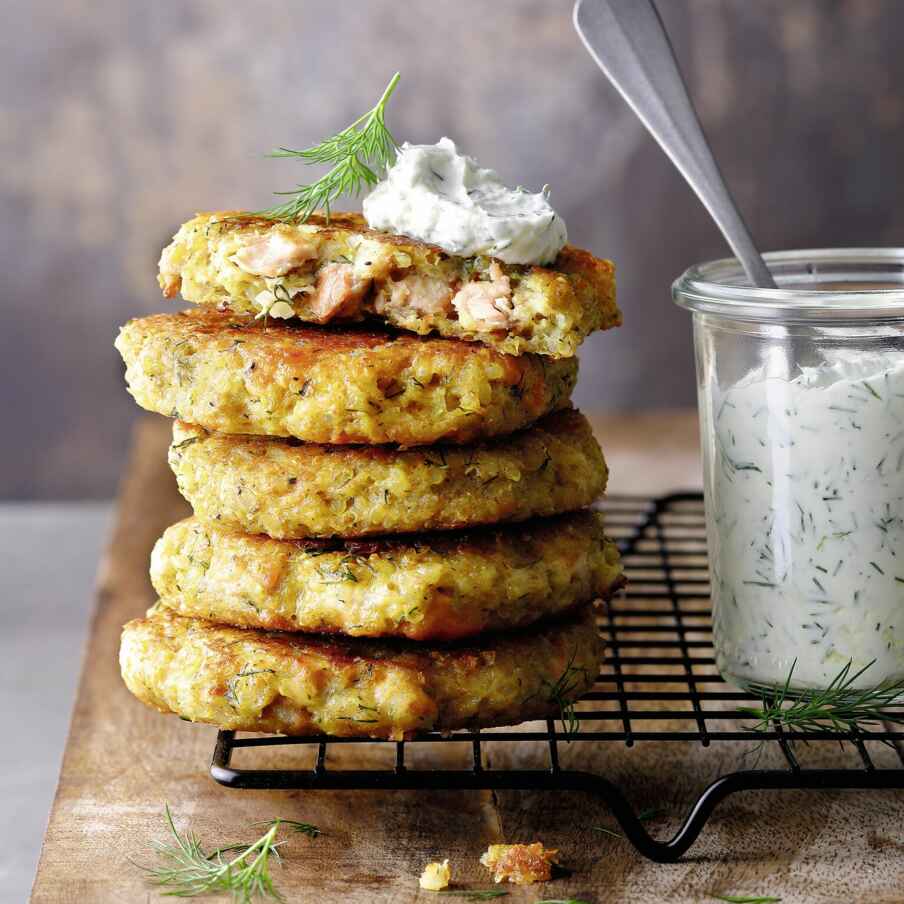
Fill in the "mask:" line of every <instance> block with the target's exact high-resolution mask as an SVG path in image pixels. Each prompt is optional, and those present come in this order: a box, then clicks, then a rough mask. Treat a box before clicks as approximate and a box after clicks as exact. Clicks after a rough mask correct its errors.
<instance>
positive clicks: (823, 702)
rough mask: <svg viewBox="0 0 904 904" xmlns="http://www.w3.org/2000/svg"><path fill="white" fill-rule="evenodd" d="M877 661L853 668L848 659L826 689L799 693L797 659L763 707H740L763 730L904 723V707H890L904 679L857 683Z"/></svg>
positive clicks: (846, 729)
mask: <svg viewBox="0 0 904 904" xmlns="http://www.w3.org/2000/svg"><path fill="white" fill-rule="evenodd" d="M874 662H875V660H872V661H871V662H868V663H867V664H866V665H865V666H863V668H862V669H859V670H858V671H856V672H853V671H852V668H853V662H852V661H851V662H848V664H847V665H846V666H845V667H844V668H843V669H841V671H840V672H839V673H838V674H837V675H836V676H835V677H834V678H833V679H832V680H831V681H830V682H829V684H828V686H827V687H826V688H825V689H824V690H814V691H812V692H808V693H807V694H806V696H800V697H797V696H796V695H795V694H793V693H791V679H792V676H793V675H794V668H795V666H796V665H797V660H796V659H795V660H794V662H793V663H792V665H791V670H790V671H789V672H788V677H787V679H785V684H784V686H783V687H782V688H780V689H779V690H778V691H776V692H775V693H773V694H765V695H763V696H762V703H763V705H762V706H761V707H759V708H756V707H740V711H741V712H743V713H746V714H747V715H750V716H753V717H754V718H755V719H756V720H757V721H756V723H755V724H754V725H752V726H749V729H750V730H752V731H759V732H764V731H769V730H770V729H771V728H773V726H778V727H780V728H782V729H783V730H785V731H788V732H792V733H793V732H819V733H821V734H827V733H846V734H847V733H852V732H853V733H857V732H858V731H860V730H861V729H862V728H863V727H868V726H871V725H878V724H881V723H882V722H891V723H893V724H896V725H904V710H902V711H898V712H889V711H888V710H887V707H889V706H891V705H892V704H894V703H895V701H896V700H897V699H898V698H899V697H901V696H902V695H904V680H901V681H895V682H891V683H884V684H879V685H877V686H875V687H869V688H862V689H857V688H854V687H853V685H854V684H855V683H856V681H857V680H858V679H859V678H860V676H861V675H863V673H864V672H866V670H867V669H868V668H870V666H872V665H873V663H874Z"/></svg>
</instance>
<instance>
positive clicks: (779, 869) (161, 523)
mask: <svg viewBox="0 0 904 904" xmlns="http://www.w3.org/2000/svg"><path fill="white" fill-rule="evenodd" d="M594 425H595V428H596V430H597V435H598V437H599V438H600V441H601V444H602V445H603V448H604V450H605V452H606V455H607V458H608V460H609V464H610V468H611V471H612V479H611V489H612V490H613V491H617V492H641V493H649V494H655V493H661V492H666V491H668V490H670V489H676V488H677V489H686V488H692V487H693V486H696V485H699V482H700V476H699V463H698V451H697V439H696V436H697V432H696V431H697V427H696V417H695V415H693V414H691V413H687V412H682V413H674V412H673V413H656V414H651V415H646V416H643V417H601V418H596V419H594ZM169 429H170V426H169V423H168V422H164V421H163V420H162V419H153V418H147V419H144V420H142V421H140V422H139V424H138V425H137V428H136V431H135V442H134V449H133V453H132V456H131V461H130V463H129V466H128V468H127V471H126V474H125V477H124V480H123V484H122V491H121V496H120V502H119V511H118V519H117V522H116V526H115V530H114V533H113V537H112V540H111V543H110V547H109V549H108V550H107V553H106V555H105V557H104V559H103V562H102V563H101V568H100V577H99V585H98V594H97V606H96V610H95V613H94V617H93V622H92V626H91V631H90V638H89V641H88V645H87V649H86V653H85V661H84V667H83V672H82V677H81V684H80V687H79V692H78V697H77V701H76V705H75V710H74V713H73V718H72V725H71V729H70V735H69V740H68V743H67V747H66V752H65V756H64V760H63V766H62V772H61V775H60V781H59V787H58V789H57V794H56V799H55V802H54V805H53V809H52V811H51V814H50V822H49V826H48V829H47V835H46V837H45V841H44V848H43V852H42V855H41V860H40V863H39V866H38V871H37V876H36V879H35V885H34V890H33V900H34V901H35V902H41V904H45V902H48V904H49V902H73V904H93V902H104V904H107V902H145V901H158V900H159V901H163V900H166V899H165V898H163V897H162V896H161V895H160V893H159V892H158V891H157V890H156V889H154V888H152V887H150V886H148V885H147V884H146V883H145V882H144V880H143V877H142V873H141V871H140V870H139V869H138V868H136V867H135V866H134V865H132V863H131V862H130V860H131V859H137V860H139V861H145V862H147V861H149V860H150V859H151V856H150V846H151V843H152V842H153V840H155V839H163V838H164V837H165V830H164V824H163V807H164V803H165V802H168V803H169V804H170V806H171V808H172V810H173V812H174V813H175V815H176V818H177V822H178V824H179V825H180V826H181V827H184V826H186V825H188V824H190V825H191V827H192V829H193V830H194V831H195V832H196V833H197V834H198V835H199V836H200V837H201V838H202V839H204V840H207V841H208V842H210V843H212V844H217V843H220V844H222V843H228V842H233V841H238V840H245V839H247V838H248V837H249V835H251V834H253V831H252V830H250V829H249V828H248V827H249V825H250V823H252V822H255V821H257V820H263V819H270V818H272V817H275V816H282V817H287V818H292V819H298V820H304V821H307V822H312V823H314V824H316V825H317V826H319V827H320V828H321V830H322V831H323V832H324V835H323V836H322V837H320V838H317V839H316V840H311V839H308V838H304V837H301V836H298V837H293V838H291V839H290V841H289V843H288V844H287V846H286V848H285V850H284V853H285V859H284V864H283V866H282V867H281V868H280V867H277V868H276V869H275V877H276V882H277V884H278V886H279V888H280V890H281V891H282V892H283V894H284V895H285V897H286V900H288V901H311V902H324V901H342V902H384V901H385V902H390V901H391V902H408V901H415V900H418V901H438V900H442V899H440V898H436V897H434V896H432V895H431V894H430V893H428V892H421V891H419V889H418V884H417V877H418V875H419V873H420V871H421V869H422V868H423V866H424V865H425V864H426V863H427V862H429V861H430V860H434V859H442V858H444V857H448V858H450V860H451V861H452V865H453V868H454V875H455V879H456V880H457V881H458V882H460V883H462V884H467V885H469V886H471V887H479V888H486V887H487V880H486V874H485V871H484V870H483V868H482V867H480V866H479V864H478V858H479V856H480V854H481V853H482V852H483V851H484V850H485V849H486V847H487V845H488V844H490V843H493V842H499V841H503V840H505V841H532V840H535V839H537V838H539V839H542V840H543V842H544V843H545V844H546V845H547V846H548V847H555V848H559V849H560V851H561V856H562V860H563V862H564V863H565V864H566V865H567V866H568V867H569V869H570V870H571V875H570V876H569V877H568V878H564V879H560V880H557V881H556V882H553V883H550V884H548V885H546V886H538V887H535V888H533V889H516V888H511V895H510V896H509V897H507V898H504V899H502V900H505V901H511V902H513V904H515V902H521V901H525V902H527V901H538V900H542V899H544V898H557V899H568V898H569V897H574V898H578V899H581V900H584V901H587V902H600V904H603V902H606V904H609V902H615V901H630V902H661V901H669V902H684V901H705V900H711V899H712V898H711V896H712V895H715V894H739V893H746V894H770V895H775V896H779V897H781V898H782V900H783V902H785V904H789V902H823V901H825V902H828V901H838V902H853V901H870V902H891V901H904V796H902V794H901V793H898V792H883V793H875V792H874V793H860V792H856V793H855V792H820V793H808V794H804V793H800V792H791V793H782V794H778V793H774V792H773V793H768V792H755V793H747V794H744V795H736V796H735V797H733V798H730V799H729V800H728V801H726V802H725V803H724V804H722V805H721V806H720V807H719V809H718V810H717V812H716V814H715V816H714V817H713V819H712V820H711V821H710V823H709V825H708V826H707V828H706V829H705V830H704V833H703V835H702V836H701V838H700V840H699V841H698V842H697V844H696V845H695V846H694V847H693V848H692V850H691V852H690V854H689V855H688V857H687V858H686V859H685V861H684V862H681V863H677V864H670V865H658V864H654V863H651V862H649V861H646V860H644V859H643V858H641V857H640V856H639V855H637V854H635V853H634V851H633V850H632V848H631V847H630V846H629V845H628V844H627V842H625V841H622V840H620V839H618V838H614V837H611V836H608V835H604V834H600V833H598V832H595V831H594V830H593V827H594V826H598V825H607V826H612V825H613V823H612V820H611V818H610V817H609V815H608V814H607V812H606V811H605V808H604V807H603V806H602V805H601V804H600V802H599V801H598V800H596V799H594V798H593V797H592V796H589V795H584V794H578V793H565V792H563V793H557V794H553V793H545V792H500V793H491V792H430V793H425V792H386V793H378V792H314V793H307V794H305V793H301V792H275V791H268V792H257V791H254V792H252V791H235V790H228V789H226V788H223V787H221V786H219V785H217V784H215V783H214V782H213V781H212V780H211V779H210V777H209V775H208V771H207V769H208V764H209V760H210V756H211V753H212V749H213V742H214V737H215V735H216V732H215V730H214V729H212V728H208V727H205V726H200V725H191V724H188V723H185V722H182V721H180V720H178V719H176V718H174V717H165V716H161V715H158V714H157V713H154V712H151V711H149V710H147V709H145V708H144V707H143V706H142V705H141V704H139V703H138V702H137V701H135V700H134V699H133V698H132V697H131V696H130V695H129V694H128V692H127V691H126V689H125V687H124V686H123V684H122V682H121V680H120V678H119V672H118V667H117V648H118V640H119V631H120V627H121V626H122V624H123V622H125V621H127V620H128V619H130V618H133V617H135V616H138V615H140V614H141V613H142V612H143V611H144V610H145V609H146V608H147V607H148V606H149V605H150V604H151V603H152V602H153V594H152V590H151V587H150V583H149V581H148V578H147V562H148V555H149V553H150V550H151V547H152V545H153V543H154V541H155V540H156V538H157V537H158V536H159V535H160V533H161V532H162V531H163V529H164V528H165V527H166V525H168V524H170V523H171V522H172V521H174V520H176V519H178V518H180V517H183V516H185V515H186V514H187V508H186V506H185V504H184V503H183V502H182V500H181V499H180V498H179V496H178V494H177V492H176V488H175V483H174V481H173V478H172V476H171V475H170V472H169V470H168V469H167V466H166V446H167V443H168V438H169ZM450 746H451V745H450ZM496 746H497V747H502V746H503V745H496ZM578 746H580V747H581V748H582V749H581V751H576V750H574V751H570V752H569V755H570V756H571V757H572V760H571V763H570V764H571V765H579V766H582V767H584V768H589V769H596V770H599V771H601V772H604V773H605V774H607V775H609V776H610V777H612V778H614V779H615V780H616V781H617V782H619V783H620V784H621V785H622V786H623V787H624V788H625V789H626V790H627V791H628V792H629V795H630V797H631V799H632V801H633V802H634V804H635V806H636V807H638V808H642V807H663V808H664V809H665V811H666V813H665V815H664V816H663V817H661V818H660V819H659V820H657V821H656V822H655V823H653V824H651V829H652V830H653V831H654V833H655V834H657V836H658V837H667V836H668V835H670V834H671V833H672V832H673V831H674V829H675V828H676V827H677V825H678V824H679V823H680V821H681V819H682V818H683V816H684V815H685V813H686V810H687V807H688V806H689V804H690V803H691V802H692V801H693V800H694V799H695V797H696V795H697V794H698V793H699V792H700V790H701V789H702V788H703V787H704V786H705V785H707V784H708V783H709V782H710V781H712V780H713V779H714V778H715V777H716V776H717V775H718V774H719V773H720V772H724V771H727V770H733V769H738V768H743V766H744V761H743V760H741V759H740V756H741V753H742V751H739V749H737V747H736V745H733V744H723V745H721V746H718V745H713V747H711V748H709V749H704V748H702V747H696V746H692V745H681V747H680V748H676V746H675V745H671V746H669V745H660V744H655V743H645V744H640V745H638V746H637V747H634V748H632V749H627V748H625V747H623V746H621V745H618V744H612V745H603V744H601V745H590V744H584V745H574V747H575V748H576V747H578ZM519 756H520V753H519V751H518V750H514V749H510V750H505V749H500V750H498V751H496V752H490V753H489V754H488V757H489V758H490V761H491V762H490V765H504V764H506V763H508V762H512V761H517V760H518V757H519ZM763 765H767V764H766V763H765V762H764V763H763ZM452 900H462V899H452Z"/></svg>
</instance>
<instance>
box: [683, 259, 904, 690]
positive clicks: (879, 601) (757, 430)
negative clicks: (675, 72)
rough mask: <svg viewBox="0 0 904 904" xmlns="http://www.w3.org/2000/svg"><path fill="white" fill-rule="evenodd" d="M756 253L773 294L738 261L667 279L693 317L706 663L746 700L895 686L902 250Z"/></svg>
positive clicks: (901, 476) (902, 446) (903, 674)
mask: <svg viewBox="0 0 904 904" xmlns="http://www.w3.org/2000/svg"><path fill="white" fill-rule="evenodd" d="M765 259H766V262H767V263H768V265H769V268H770V270H771V271H772V274H773V276H774V278H775V281H776V284H777V285H778V286H779V288H778V289H756V288H751V287H750V286H749V283H748V282H747V280H746V278H745V276H744V274H743V272H742V270H741V267H740V264H739V263H738V262H737V261H736V260H734V259H726V260H720V261H713V262H711V263H707V264H702V265H699V266H695V267H691V268H690V269H689V270H688V271H687V272H686V273H684V275H683V276H681V277H680V278H679V279H678V280H677V281H676V282H675V284H674V286H673V297H674V299H675V301H676V302H677V304H679V305H681V306H682V307H684V308H687V309H689V310H690V311H692V312H693V323H694V346H695V351H696V361H697V389H698V398H699V408H700V430H701V438H702V446H703V473H704V496H705V500H706V514H707V535H708V545H709V556H710V571H711V581H712V601H713V644H714V647H715V652H716V664H717V667H718V669H719V671H720V672H721V674H722V675H723V677H724V678H725V679H726V680H728V681H730V682H732V683H733V684H737V685H739V686H741V687H744V688H747V689H750V690H755V691H756V690H774V689H776V688H780V687H784V686H785V684H786V682H789V678H790V684H789V686H790V689H791V691H792V692H795V693H806V692H807V691H810V690H813V689H824V688H826V687H827V686H828V685H829V684H830V683H831V682H832V681H833V679H835V678H836V677H837V676H838V675H839V674H840V673H842V671H843V670H844V669H845V668H847V669H848V672H847V676H848V677H852V676H854V675H855V674H856V673H857V672H860V674H859V675H857V676H856V679H855V680H854V682H853V684H852V687H858V688H859V687H873V686H876V685H878V684H881V683H884V682H888V681H900V680H902V679H904V520H902V519H904V249H836V250H817V251H785V252H777V253H774V254H767V255H765ZM792 670H793V671H792ZM861 670H862V672H861Z"/></svg>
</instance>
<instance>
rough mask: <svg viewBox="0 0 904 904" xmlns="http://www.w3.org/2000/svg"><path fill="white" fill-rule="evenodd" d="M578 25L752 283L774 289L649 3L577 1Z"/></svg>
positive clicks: (595, 56)
mask: <svg viewBox="0 0 904 904" xmlns="http://www.w3.org/2000/svg"><path fill="white" fill-rule="evenodd" d="M574 25H575V28H576V29H577V32H578V34H579V35H580V36H581V40H582V41H583V42H584V45H585V46H586V48H587V50H588V51H590V55H591V56H592V57H593V59H594V60H595V61H596V64H597V65H598V66H599V67H600V69H602V70H603V72H604V73H605V74H606V75H607V76H608V78H609V80H610V81H611V82H612V84H613V85H615V87H616V88H618V90H619V92H620V93H621V95H622V97H624V99H625V100H626V101H627V102H628V104H629V105H630V106H631V108H632V109H633V110H634V112H635V113H636V114H637V115H638V117H639V118H640V120H641V122H643V124H644V125H645V126H646V127H647V129H648V130H649V131H650V133H651V134H652V135H653V137H654V138H655V139H656V140H657V141H658V142H659V144H660V146H661V147H662V149H663V150H664V151H665V152H666V154H668V156H669V157H670V158H671V160H672V162H673V163H674V164H675V166H677V167H678V169H679V171H680V172H681V174H682V175H683V176H684V178H685V179H686V180H687V181H688V184H689V185H690V186H691V188H692V189H693V190H694V191H695V192H696V193H697V197H699V198H700V200H701V201H702V202H703V205H704V206H705V207H706V209H707V210H708V211H709V213H710V216H712V218H713V219H714V220H715V221H716V224H717V225H718V226H719V228H720V229H721V230H722V234H723V235H724V236H725V238H726V240H727V241H728V244H729V245H730V246H731V250H732V251H733V252H734V253H735V256H736V257H737V258H738V260H740V262H741V265H742V266H743V268H744V272H745V273H746V274H747V278H748V279H749V280H750V281H751V283H753V285H755V286H759V287H760V288H765V289H774V288H775V282H774V281H773V279H772V276H771V274H770V273H769V269H768V268H767V267H766V264H765V263H764V261H763V258H762V257H760V254H759V252H758V251H757V250H756V246H755V245H754V243H753V239H752V238H751V236H750V232H749V230H748V229H747V226H746V224H745V223H744V220H743V219H742V218H741V215H740V213H739V212H738V208H737V206H736V205H735V203H734V201H733V199H732V197H731V195H730V194H729V191H728V189H727V188H726V186H725V182H724V180H723V179H722V174H721V173H720V172H719V167H718V166H717V165H716V161H715V158H714V157H713V155H712V151H711V150H710V148H709V145H708V144H707V141H706V138H705V137H704V135H703V129H702V128H701V127H700V120H699V119H698V118H697V113H696V111H695V110H694V106H693V104H692V103H691V99H690V97H689V96H688V93H687V87H686V86H685V84H684V79H683V78H682V77H681V72H680V70H679V69H678V63H677V61H676V60H675V53H674V51H673V50H672V45H671V44H670V43H669V39H668V35H667V34H666V32H665V27H664V26H663V24H662V20H661V19H660V18H659V13H658V12H657V11H656V7H655V6H654V5H653V2H652V0H577V2H576V3H575V6H574Z"/></svg>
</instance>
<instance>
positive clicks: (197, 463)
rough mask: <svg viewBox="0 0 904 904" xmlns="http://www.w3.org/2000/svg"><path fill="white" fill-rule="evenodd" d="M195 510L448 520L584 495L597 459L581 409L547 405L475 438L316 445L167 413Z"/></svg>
mask: <svg viewBox="0 0 904 904" xmlns="http://www.w3.org/2000/svg"><path fill="white" fill-rule="evenodd" d="M169 462H170V467H171V468H172V469H173V471H174V473H175V475H176V480H177V482H178V485H179V490H180V492H181V493H182V495H183V496H184V497H185V498H186V499H187V500H188V502H189V503H190V504H191V506H192V508H193V509H194V512H195V514H196V515H198V516H199V517H200V518H202V519H204V520H205V521H216V522H218V523H220V524H222V525H223V526H225V527H231V528H233V529H235V530H240V531H244V532H245V533H249V534H266V535H267V536H270V537H275V538H278V539H300V538H305V537H332V536H340V537H362V536H368V535H374V534H385V533H407V532H410V531H426V530H455V529H459V528H466V527H474V526H478V525H483V524H493V523H496V522H500V521H524V520H527V519H528V518H534V517H544V516H548V515H556V514H560V513H562V512H568V511H573V510H575V509H579V508H584V507H585V506H588V505H590V504H591V503H592V502H593V501H594V500H595V499H596V498H597V497H598V496H599V495H600V494H601V493H602V492H603V490H604V489H605V485H606V477H607V471H606V464H605V461H604V460H603V455H602V452H601V451H600V448H599V446H598V445H597V442H596V440H595V439H594V437H593V433H592V431H591V429H590V424H589V423H588V422H587V419H586V418H585V417H584V416H583V415H582V414H579V413H578V412H576V411H573V410H567V411H561V412H556V413H555V414H552V415H549V416H547V417H545V418H543V420H541V421H539V422H538V423H537V424H535V425H534V426H533V427H530V428H529V429H527V430H523V431H521V432H520V433H516V434H514V435H512V436H507V437H505V438H501V439H495V440H491V441H488V442H485V443H481V444H478V445H474V446H465V447H461V446H434V447H431V448H429V449H404V450H400V449H394V448H388V447H372V446H354V447H350V446H324V445H316V444H310V443H294V442H291V441H286V440H278V439H271V438H260V437H253V436H229V435H226V434H222V433H210V432H208V431H206V430H205V429H204V428H202V427H197V426H193V425H188V424H184V423H181V422H178V421H177V422H176V424H175V425H174V429H173V444H172V446H171V447H170V453H169Z"/></svg>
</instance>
